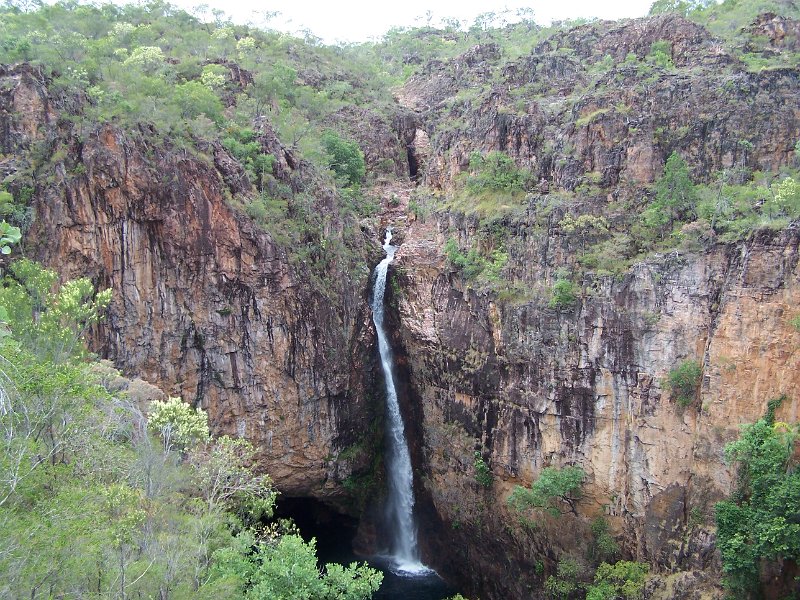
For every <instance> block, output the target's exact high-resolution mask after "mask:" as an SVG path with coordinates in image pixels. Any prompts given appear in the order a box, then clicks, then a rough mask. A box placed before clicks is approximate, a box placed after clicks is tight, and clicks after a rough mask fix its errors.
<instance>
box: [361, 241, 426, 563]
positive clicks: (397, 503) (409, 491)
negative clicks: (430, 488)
mask: <svg viewBox="0 0 800 600" xmlns="http://www.w3.org/2000/svg"><path fill="white" fill-rule="evenodd" d="M391 241H392V230H391V228H389V229H387V230H386V238H385V239H384V243H383V250H384V252H386V258H384V259H383V260H382V261H381V262H380V263H379V264H378V266H377V267H375V287H374V289H373V300H372V320H373V322H374V323H375V331H376V332H377V334H378V349H379V350H380V354H381V364H382V366H383V375H384V380H385V382H386V415H387V423H386V434H387V438H388V444H387V448H386V468H387V471H388V479H389V497H388V501H387V507H386V511H387V512H386V516H387V521H388V525H389V534H390V536H391V538H392V539H391V540H390V543H391V548H390V550H391V556H390V558H391V560H392V562H393V563H394V567H395V569H397V570H398V571H401V572H403V573H407V574H412V575H413V574H423V573H430V570H429V569H428V568H427V567H425V565H423V564H422V563H421V562H420V559H419V550H418V548H417V526H416V524H415V522H414V479H413V475H412V472H411V456H410V455H409V453H408V443H407V442H406V435H405V431H404V428H403V419H402V417H401V416H400V406H399V405H398V403H397V391H396V390H395V387H394V378H393V376H392V350H391V348H390V347H389V342H388V340H387V339H386V331H385V330H384V327H383V318H384V311H383V308H384V307H383V297H384V292H385V291H386V272H387V270H388V269H389V263H390V262H392V260H393V259H394V253H395V251H396V250H397V247H396V246H392V245H391Z"/></svg>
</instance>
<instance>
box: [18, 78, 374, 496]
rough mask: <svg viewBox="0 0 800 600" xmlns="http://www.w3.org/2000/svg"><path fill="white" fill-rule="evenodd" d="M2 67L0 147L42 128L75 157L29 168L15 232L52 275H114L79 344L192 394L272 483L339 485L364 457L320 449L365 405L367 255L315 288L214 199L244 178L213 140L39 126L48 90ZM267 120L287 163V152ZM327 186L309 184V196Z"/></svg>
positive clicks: (362, 424)
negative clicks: (185, 143) (200, 142)
mask: <svg viewBox="0 0 800 600" xmlns="http://www.w3.org/2000/svg"><path fill="white" fill-rule="evenodd" d="M3 82H4V84H5V88H4V89H6V90H7V92H6V94H5V97H4V98H3V102H4V109H5V110H4V111H3V114H5V115H7V116H6V121H5V123H6V130H7V131H8V132H9V135H6V136H4V137H3V143H4V144H5V147H6V148H7V149H8V150H11V151H12V152H14V151H17V152H18V153H19V156H22V154H24V152H25V150H26V149H28V148H29V147H30V146H31V145H33V144H36V143H39V142H41V140H45V139H48V138H49V139H50V140H52V141H51V143H52V144H53V146H54V148H62V149H63V150H64V151H65V153H66V154H67V156H68V159H67V160H68V164H69V165H73V166H74V165H76V164H80V165H82V168H81V169H79V170H77V171H74V170H72V168H71V167H69V166H65V164H63V163H62V164H55V165H52V167H51V170H52V175H51V176H50V177H51V180H45V181H41V182H37V190H36V204H35V209H36V219H35V223H34V225H33V228H32V230H31V231H30V233H29V235H28V242H29V244H30V245H32V251H33V255H34V256H35V257H36V258H37V259H39V260H41V261H43V262H44V263H45V264H47V265H49V266H52V267H54V268H56V269H57V270H58V271H59V273H61V275H62V276H63V277H64V278H70V277H76V276H79V275H86V276H89V277H91V278H92V280H93V281H94V282H95V283H96V284H97V285H98V286H99V287H101V288H107V287H110V288H111V289H112V290H113V301H112V304H111V308H110V310H109V314H108V318H107V319H106V320H105V322H104V323H103V324H102V325H100V326H99V327H97V329H96V330H95V331H93V332H92V333H91V341H92V346H93V348H94V349H95V350H97V351H99V352H100V353H101V354H102V355H104V356H106V357H108V358H111V359H112V360H113V361H114V363H115V364H116V365H117V366H118V367H119V368H120V369H122V370H123V371H124V372H125V373H126V374H129V375H132V376H137V377H142V378H144V379H146V380H148V381H150V382H153V383H156V384H158V385H159V386H161V387H162V388H163V389H164V390H166V391H167V392H169V393H170V394H173V395H180V396H182V397H183V398H184V400H186V401H188V402H191V403H193V404H195V405H197V406H201V407H203V408H205V409H206V410H207V411H208V414H209V418H210V421H211V424H212V428H213V430H214V431H215V432H216V433H218V434H221V433H229V434H233V435H239V436H244V437H247V438H248V439H250V440H251V441H253V442H254V443H255V445H256V446H257V448H258V450H259V454H258V459H259V467H260V468H263V469H264V470H266V471H268V472H269V473H270V475H271V476H272V477H273V479H274V480H275V483H276V485H277V487H278V488H279V489H280V490H282V491H283V492H285V493H287V494H290V495H317V496H321V497H330V499H331V500H332V501H335V502H341V501H343V499H344V498H345V497H346V496H347V495H348V494H347V493H346V492H344V490H343V488H342V486H341V481H342V480H343V479H344V478H346V477H348V476H349V475H350V474H351V473H352V472H353V471H358V469H359V468H360V467H363V466H364V465H362V464H359V460H362V459H363V460H366V461H367V464H369V460H370V457H361V456H360V455H358V453H353V452H351V453H350V455H351V458H350V459H349V460H348V461H339V462H336V461H335V460H334V459H335V457H336V456H337V455H338V453H339V451H340V450H342V449H344V448H347V447H349V446H352V445H354V444H357V443H359V442H362V443H363V440H364V438H365V436H367V435H368V432H369V431H370V427H369V425H370V423H371V420H372V419H373V417H374V416H375V414H374V411H375V410H378V411H380V406H378V407H377V408H375V406H373V405H372V404H370V403H369V402H368V400H367V394H365V391H364V385H363V381H364V373H365V372H369V370H370V368H371V365H372V361H373V357H372V353H371V350H372V330H371V329H370V328H369V327H368V325H367V324H368V323H369V321H368V314H367V313H366V304H365V302H364V294H365V293H366V288H367V285H366V278H367V275H368V272H369V271H368V267H367V266H366V263H367V261H368V259H367V258H366V256H364V255H363V254H362V256H364V258H363V261H364V263H365V266H364V267H363V269H360V270H358V271H356V272H347V271H340V270H339V269H338V268H337V269H336V271H335V272H333V273H331V278H330V280H329V281H328V285H330V286H331V287H330V289H328V290H327V292H328V294H329V297H328V296H326V295H324V294H323V293H321V292H320V290H319V289H318V286H315V285H313V284H312V283H311V282H310V279H311V277H310V275H309V274H308V273H307V272H306V270H305V268H304V266H303V265H302V264H300V265H294V266H293V265H291V264H290V261H289V259H288V257H287V253H286V250H285V249H283V248H282V247H281V246H279V245H278V244H276V243H275V242H274V241H273V240H272V238H271V237H270V236H269V234H267V233H266V232H265V231H263V230H260V229H259V228H258V227H256V226H255V225H254V224H253V223H252V221H251V220H250V219H248V218H246V217H244V216H243V215H242V214H240V213H238V212H237V211H236V210H235V209H233V208H232V207H231V205H230V204H229V202H228V201H227V200H226V198H228V197H230V195H231V192H232V191H234V192H235V191H237V189H236V188H237V186H238V187H240V188H244V187H249V183H248V182H247V178H246V176H244V174H243V173H242V172H241V171H238V169H240V167H238V165H237V164H236V163H235V161H233V160H232V159H231V157H230V156H228V155H227V153H226V152H225V151H224V150H223V149H222V148H221V147H216V148H212V149H211V154H212V155H213V156H214V161H213V162H211V161H210V160H208V159H200V158H195V157H194V156H192V155H191V154H188V153H186V152H185V151H181V150H175V149H170V147H169V144H165V143H162V142H159V141H157V140H155V139H152V138H151V136H153V137H154V136H155V132H154V131H150V130H147V129H144V128H143V129H141V130H140V131H139V132H136V133H123V132H121V131H120V130H119V129H117V128H114V127H112V126H105V127H99V128H95V129H93V130H92V131H91V132H90V133H89V134H88V135H87V136H86V139H85V140H83V141H82V142H78V141H77V140H76V139H74V138H72V137H70V136H69V135H61V134H59V132H58V131H57V130H55V129H54V128H53V127H49V126H48V124H49V122H50V121H51V120H52V116H51V108H50V106H51V105H52V103H53V100H52V99H50V98H48V96H47V92H46V90H45V88H44V87H43V85H42V82H41V81H38V80H37V79H36V77H35V73H34V72H32V71H29V70H25V69H20V70H18V71H17V72H6V73H5V77H4V79H3ZM266 135H267V139H265V140H264V144H265V146H266V149H267V150H268V151H272V152H273V153H274V155H275V156H277V157H278V161H277V165H278V170H279V171H280V173H279V174H281V175H286V176H287V177H288V173H289V172H290V171H291V167H290V166H289V164H290V162H291V160H292V156H291V154H290V153H289V152H288V151H286V150H284V149H283V148H282V147H280V144H279V143H278V142H277V140H275V139H274V138H269V131H268V130H267V133H266ZM270 146H271V147H270ZM8 160H10V159H8ZM19 160H22V159H21V158H20V159H19ZM329 194H330V192H325V191H324V190H321V191H318V196H317V197H318V198H319V202H320V206H321V207H324V203H325V202H326V198H328V197H329ZM321 209H324V208H321ZM330 234H331V236H337V235H340V233H337V231H336V230H335V229H332V230H331V232H330ZM363 248H366V245H364V246H363V247H362V248H356V249H355V251H356V252H363ZM378 414H380V412H378Z"/></svg>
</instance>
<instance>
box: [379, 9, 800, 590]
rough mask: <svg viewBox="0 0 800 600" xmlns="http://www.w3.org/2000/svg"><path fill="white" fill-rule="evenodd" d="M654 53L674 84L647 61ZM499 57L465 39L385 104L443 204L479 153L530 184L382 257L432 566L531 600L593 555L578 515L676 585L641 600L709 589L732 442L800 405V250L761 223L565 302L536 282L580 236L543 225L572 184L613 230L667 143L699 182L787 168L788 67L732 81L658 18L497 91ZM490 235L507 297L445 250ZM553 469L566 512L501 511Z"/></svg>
mask: <svg viewBox="0 0 800 600" xmlns="http://www.w3.org/2000/svg"><path fill="white" fill-rule="evenodd" d="M762 21H764V22H766V23H767V24H768V23H770V21H769V19H762ZM778 24H779V25H781V27H783V28H786V25H785V24H783V23H782V22H780V23H778ZM763 26H764V25H763V23H762V27H763ZM791 26H792V25H791V24H790V25H789V28H791ZM781 30H783V29H781ZM663 41H666V42H667V45H666V46H665V47H666V48H668V49H669V60H670V61H671V66H670V68H669V69H662V68H660V67H658V66H655V65H652V64H647V60H648V58H647V55H648V53H651V52H652V49H653V48H654V47H657V46H654V44H657V43H658V42H663ZM604 57H610V58H604ZM601 60H606V61H608V63H609V67H610V68H608V69H607V70H603V71H602V75H599V74H598V71H597V70H595V69H593V67H592V64H593V63H595V62H597V61H601ZM642 61H644V62H642ZM499 65H500V57H499V54H498V52H497V48H496V47H494V46H493V45H491V44H489V45H482V46H477V47H475V48H473V49H472V50H470V51H469V52H468V53H467V54H465V55H463V56H461V57H458V58H457V59H454V60H453V61H450V62H443V63H435V64H433V65H431V66H430V67H429V69H428V70H427V71H426V72H425V73H424V74H423V75H420V76H417V77H416V78H415V79H412V80H411V81H410V82H409V84H408V85H407V86H406V87H405V88H404V89H403V90H402V91H401V92H400V93H399V95H398V97H399V99H400V101H401V102H403V103H404V104H406V105H407V106H409V107H411V108H413V109H414V110H416V111H417V112H418V114H419V115H420V118H421V120H422V123H423V127H425V128H426V130H427V133H428V135H429V137H430V140H431V146H432V154H431V156H430V159H429V162H428V171H427V173H426V180H427V182H428V183H429V184H430V185H432V186H434V187H438V188H440V189H442V190H443V191H452V190H454V189H455V190H457V189H458V186H459V184H458V182H459V180H460V179H463V177H464V176H465V172H466V171H468V162H469V156H470V154H471V153H472V152H475V151H478V152H483V153H485V152H489V151H503V152H505V153H507V154H509V155H511V156H513V157H514V158H515V159H516V162H517V164H522V165H526V166H528V167H529V168H530V169H531V170H532V171H533V173H534V175H535V178H536V180H537V181H539V186H538V191H535V192H534V193H531V194H528V196H527V197H526V199H525V200H524V202H522V204H521V207H520V208H519V209H518V210H517V211H516V212H513V214H511V215H508V214H506V215H505V216H503V214H502V212H501V214H500V216H498V217H494V221H492V220H491V219H487V218H484V219H483V220H482V219H481V218H480V214H479V213H477V212H474V213H473V214H472V215H469V214H467V215H464V214H463V212H456V211H454V210H453V209H448V208H446V207H445V209H442V208H438V209H436V208H434V214H433V215H432V216H431V217H429V219H428V222H427V223H421V222H416V223H412V224H411V225H410V226H409V228H408V230H407V232H406V241H405V243H404V244H403V246H401V249H400V251H399V252H398V255H397V261H396V266H395V268H396V270H395V278H396V281H397V285H396V286H395V288H394V289H395V290H399V293H398V295H397V296H396V297H395V298H394V302H395V303H396V306H397V327H398V339H397V344H398V346H399V347H400V348H401V350H399V353H400V354H401V355H404V356H405V357H406V361H407V370H408V377H409V380H410V394H411V396H412V404H413V405H414V406H412V407H410V408H409V410H410V411H414V410H416V411H417V415H418V419H419V420H420V424H419V430H420V432H421V440H420V443H419V446H418V448H417V458H418V460H419V461H420V464H421V465H422V466H421V469H422V473H423V477H424V483H423V484H421V485H420V490H419V493H420V494H421V496H423V497H424V498H426V499H427V501H428V502H429V504H430V507H431V513H432V514H433V515H435V516H432V517H431V521H430V522H431V524H432V525H433V526H438V527H439V528H440V530H439V531H440V534H439V537H438V538H434V539H429V544H430V546H431V549H430V551H431V553H432V555H434V556H444V555H447V552H446V551H445V550H446V549H451V553H450V555H449V558H447V559H446V560H445V564H444V565H443V568H444V570H445V572H447V573H451V574H455V576H456V577H458V578H459V579H461V580H462V581H468V582H469V586H468V590H469V592H470V593H474V594H478V595H479V596H480V597H493V598H501V597H515V598H528V597H544V592H543V591H542V587H543V583H544V581H545V579H546V578H547V576H549V575H552V574H553V573H554V572H555V563H556V562H557V561H558V560H561V559H563V558H565V557H574V558H577V559H578V561H579V562H580V561H586V560H588V558H587V554H588V553H590V552H591V547H592V543H593V537H592V533H591V532H590V529H589V524H590V522H591V520H592V519H593V518H595V517H597V516H603V517H604V518H605V519H607V520H608V522H609V523H610V524H611V527H612V530H613V531H615V532H616V534H617V535H618V539H619V540H620V541H621V542H622V547H623V551H624V552H625V554H627V555H628V556H630V557H632V558H635V559H636V560H640V561H644V562H647V563H649V564H650V565H651V567H652V568H653V569H654V570H655V571H658V572H662V573H669V572H683V573H682V575H680V576H677V578H676V577H666V576H664V578H663V579H661V580H660V581H661V582H660V583H659V584H654V585H653V586H651V587H650V588H649V590H648V595H649V597H654V598H673V597H674V598H678V597H680V598H692V597H697V598H700V597H709V595H710V596H713V597H721V594H722V592H721V589H720V588H719V587H717V586H718V583H719V581H718V575H717V573H718V572H719V568H720V565H719V562H718V561H719V557H718V555H717V554H716V553H715V551H714V533H713V531H714V529H713V503H714V502H715V501H717V500H718V499H720V498H722V497H723V496H725V495H727V494H728V493H729V492H730V490H731V487H732V477H733V474H732V472H731V470H730V468H729V467H728V466H727V465H726V464H725V461H724V455H723V449H724V446H725V444H726V443H727V442H729V441H731V440H733V439H735V438H736V437H737V435H738V426H739V425H740V424H741V423H746V422H753V421H755V420H757V419H759V418H760V417H761V416H763V414H764V413H765V411H766V407H767V401H768V400H770V399H773V398H777V397H781V396H786V400H785V401H784V402H783V404H782V406H781V408H780V411H781V413H780V414H781V416H782V418H784V419H785V420H789V421H794V420H796V419H797V417H798V410H800V406H798V401H797V397H798V392H800V375H798V361H800V352H798V348H800V346H798V343H800V333H798V331H797V329H796V328H795V327H793V326H792V325H791V324H790V320H791V318H792V317H793V316H795V314H796V312H797V308H796V307H797V306H798V301H800V288H798V282H800V278H799V277H800V271H798V242H800V235H798V232H797V229H796V227H794V226H792V227H790V228H789V229H788V230H783V231H769V230H763V231H760V232H757V233H756V234H754V235H753V236H751V237H750V238H749V239H747V240H746V241H743V242H739V243H728V244H724V243H717V242H713V241H712V242H711V243H710V244H709V245H707V246H705V247H704V248H702V249H694V250H692V249H686V248H683V249H677V250H674V251H672V252H669V253H666V252H665V253H661V254H658V253H656V254H651V255H650V256H649V257H648V258H644V259H640V260H639V261H638V262H635V263H634V264H633V265H632V266H631V267H630V268H629V269H628V270H626V271H625V272H624V274H620V275H616V276H608V275H602V274H595V273H592V272H591V271H590V272H588V273H586V274H585V275H583V276H582V277H583V278H582V280H581V281H580V282H579V284H580V289H581V293H580V296H581V300H580V301H579V302H578V303H577V304H575V305H574V306H569V307H560V308H559V307H554V306H552V305H551V304H549V303H548V299H549V295H548V290H549V289H550V287H551V286H552V284H553V282H554V281H555V280H556V279H557V278H558V277H559V272H563V271H564V270H565V269H566V270H577V271H580V268H579V267H578V265H577V263H576V258H577V256H578V254H579V248H578V246H577V245H576V243H575V240H572V242H570V241H569V240H568V239H566V237H565V236H564V235H563V232H560V231H559V227H558V226H557V223H558V220H559V219H560V218H562V217H563V216H564V215H565V214H567V212H568V210H567V209H568V208H569V205H561V204H560V200H557V198H559V197H560V196H559V195H560V194H563V193H564V191H570V190H576V189H577V192H578V193H577V204H578V205H580V206H581V210H584V211H589V212H590V213H592V212H594V213H597V212H600V213H601V214H606V215H609V214H611V215H613V214H614V211H615V210H616V209H615V208H614V203H615V202H617V201H620V200H623V201H625V202H628V204H627V206H628V208H627V209H626V210H630V209H631V208H632V207H635V206H637V203H639V202H641V201H642V199H646V198H648V197H649V196H650V194H651V191H650V190H649V189H648V187H647V186H648V184H650V183H651V182H652V181H653V180H654V179H655V178H656V177H657V176H658V175H660V173H661V170H662V169H663V165H664V161H665V160H666V158H667V156H668V155H669V154H670V153H671V152H672V151H673V150H675V149H680V151H681V154H682V156H684V157H685V158H686V160H687V162H688V164H689V168H690V170H691V172H692V175H693V177H694V179H695V180H696V181H709V180H710V179H711V178H712V174H714V173H716V172H719V171H721V170H725V169H728V170H734V169H736V168H745V169H750V170H762V171H765V172H773V173H774V172H776V171H778V169H779V168H781V167H782V166H786V165H791V164H792V161H793V160H794V152H793V148H794V143H795V141H796V140H797V139H798V137H800V129H798V127H799V126H800V121H798V117H800V103H799V102H798V100H799V99H800V97H798V95H797V89H798V76H799V75H800V73H798V71H797V69H777V70H770V71H761V72H759V73H752V72H747V71H746V70H745V69H744V68H743V66H742V65H741V64H739V63H738V62H737V61H736V60H735V59H734V58H732V57H731V56H730V55H729V54H727V52H725V51H724V50H723V49H722V47H721V45H720V44H719V42H718V41H717V40H715V39H713V38H712V36H711V35H710V34H708V32H707V31H706V30H704V29H703V28H702V27H699V26H697V25H695V24H693V23H689V22H688V21H685V20H683V19H680V18H678V17H674V16H666V17H659V18H655V19H647V20H640V21H632V22H628V23H624V24H610V23H598V24H591V25H587V26H583V27H579V28H576V29H573V30H570V31H569V32H566V33H564V34H563V35H561V36H554V37H553V38H550V39H548V40H547V41H546V42H544V43H543V44H541V45H540V46H539V47H537V48H536V49H535V50H534V52H533V53H532V54H531V56H529V57H527V58H524V59H521V60H520V61H518V62H513V63H510V64H506V65H505V66H504V67H503V68H502V71H500V72H501V73H502V75H501V76H500V77H498V76H497V73H498V71H499V69H500V66H499ZM470 89H472V90H478V91H477V92H475V91H473V92H470V91H469V90H470ZM443 123H445V124H443ZM743 140H744V141H743ZM587 184H588V185H587ZM579 186H584V187H583V189H578V188H579ZM554 198H555V199H556V200H554ZM548 203H549V205H550V206H551V207H554V208H551V209H549V211H543V210H542V207H543V206H548ZM434 206H436V205H435V204H434ZM439 206H441V205H439ZM445 206H446V205H445ZM559 206H560V208H559ZM462 210H464V209H462ZM466 211H467V212H469V211H470V209H469V208H467V209H466ZM543 213H544V214H545V215H546V216H545V218H544V219H542V218H541V215H542V214H543ZM618 217H619V215H618ZM487 222H488V223H489V224H488V225H487ZM498 228H500V229H502V231H503V234H504V235H505V236H506V237H505V239H504V247H505V249H506V250H507V251H508V263H507V264H506V265H505V267H504V270H503V273H504V275H505V276H506V277H507V278H509V279H513V280H515V281H516V282H517V289H516V295H517V297H511V298H509V296H508V295H507V294H506V295H504V294H502V293H500V294H498V293H496V292H491V291H487V290H486V289H483V290H482V289H481V286H475V285H474V284H471V283H470V282H469V281H468V280H467V279H466V278H465V277H464V275H463V273H461V272H459V270H458V269H456V268H454V267H453V266H452V265H451V264H450V263H449V262H448V261H447V260H446V258H445V256H444V255H443V251H442V248H444V246H445V242H446V241H447V240H448V239H452V240H456V241H457V242H458V245H459V246H460V247H462V248H481V247H482V246H483V247H486V246H488V247H489V248H490V249H491V247H492V246H493V244H494V240H493V239H492V236H493V235H494V234H495V233H496V232H497V229H498ZM687 360H694V361H697V362H698V363H699V364H700V365H701V366H702V383H701V388H700V393H699V397H698V398H697V399H696V400H694V401H693V402H692V403H691V404H690V405H689V406H685V407H683V406H681V405H680V404H679V403H677V402H676V401H675V400H674V399H673V398H672V396H671V394H670V392H669V390H668V389H667V386H666V385H665V380H666V378H667V376H668V374H669V372H670V371H671V370H673V369H675V368H676V367H677V366H678V365H679V364H680V363H682V362H683V361H687ZM415 407H416V408H415ZM476 452H478V453H479V456H480V460H482V461H484V462H485V464H487V465H488V466H489V467H490V468H491V470H492V474H493V476H494V481H493V482H492V484H491V485H490V486H488V487H484V486H483V485H481V484H480V483H479V482H478V481H477V480H476V468H475V464H474V463H475V459H474V456H475V453H476ZM567 465H577V466H580V467H582V468H583V469H584V471H585V472H586V474H587V480H586V484H585V486H584V495H583V498H582V499H581V500H580V502H579V504H578V510H577V512H578V514H579V515H580V516H578V515H571V514H565V515H563V516H561V517H558V518H554V517H552V516H550V515H547V514H546V513H543V512H542V511H539V512H538V513H537V515H536V522H533V523H531V522H529V521H526V520H524V519H523V518H522V516H521V515H519V514H517V513H516V512H515V511H514V510H512V509H511V508H509V507H507V506H506V505H505V501H506V499H507V498H508V496H509V494H510V492H511V490H512V488H513V487H514V486H515V485H529V484H530V483H531V482H532V481H533V480H534V479H535V478H536V477H537V476H538V474H539V473H540V472H541V470H542V468H544V467H546V466H559V467H561V466H567ZM567 532H569V533H568V534H567ZM476 540H477V543H476V542H475V541H476ZM453 549H454V550H453ZM467 565H468V566H467ZM476 565H477V567H476Z"/></svg>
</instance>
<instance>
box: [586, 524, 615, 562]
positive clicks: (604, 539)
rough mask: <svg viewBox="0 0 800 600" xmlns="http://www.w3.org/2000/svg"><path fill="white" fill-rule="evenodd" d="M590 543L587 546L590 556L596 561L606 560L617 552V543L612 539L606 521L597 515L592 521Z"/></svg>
mask: <svg viewBox="0 0 800 600" xmlns="http://www.w3.org/2000/svg"><path fill="white" fill-rule="evenodd" d="M591 531H592V544H591V546H590V548H589V550H590V554H591V558H592V559H593V560H594V561H596V562H595V564H597V562H608V561H610V560H611V559H613V558H614V557H615V556H617V555H618V554H619V544H617V542H616V540H614V536H613V535H611V531H610V530H609V527H608V521H607V520H606V519H605V518H603V517H597V518H596V519H595V520H594V521H592V526H591Z"/></svg>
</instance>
